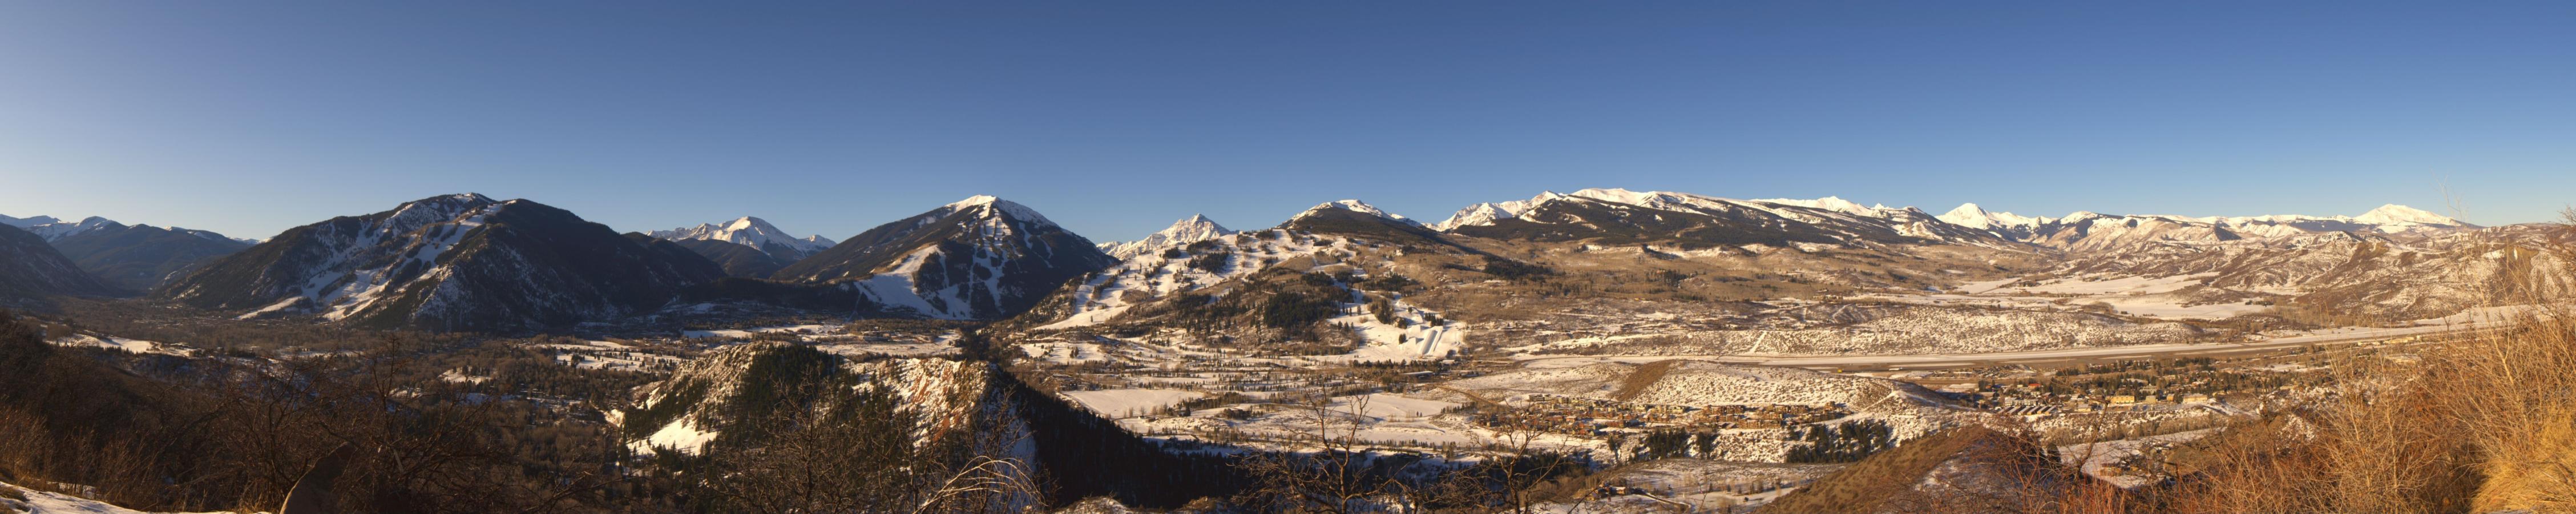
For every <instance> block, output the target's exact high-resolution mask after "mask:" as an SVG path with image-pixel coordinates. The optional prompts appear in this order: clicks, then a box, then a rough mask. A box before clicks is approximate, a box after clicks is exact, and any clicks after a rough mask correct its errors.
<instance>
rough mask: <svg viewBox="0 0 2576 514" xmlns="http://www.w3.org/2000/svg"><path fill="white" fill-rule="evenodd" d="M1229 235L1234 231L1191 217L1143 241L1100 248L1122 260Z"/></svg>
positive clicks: (1202, 218)
mask: <svg viewBox="0 0 2576 514" xmlns="http://www.w3.org/2000/svg"><path fill="white" fill-rule="evenodd" d="M1230 235H1234V231H1232V230H1227V229H1226V228H1225V226H1224V225H1218V224H1216V222H1215V221H1211V220H1209V219H1207V216H1204V215H1191V216H1190V217H1188V218H1183V219H1182V220H1180V221H1177V222H1173V223H1172V226H1170V227H1165V228H1163V230H1161V231H1157V232H1154V233H1153V234H1152V235H1147V236H1145V238H1144V239H1138V240H1135V241H1131V242H1126V243H1106V244H1103V245H1102V246H1101V248H1102V250H1104V251H1107V252H1109V256H1111V257H1117V258H1119V259H1121V260H1124V259H1127V258H1131V257H1135V256H1138V255H1145V254H1148V253H1152V252H1154V251H1156V250H1161V249H1164V248H1168V247H1172V246H1179V245H1185V244H1190V243H1196V242H1200V241H1206V240H1209V239H1216V238H1219V237H1225V236H1230Z"/></svg>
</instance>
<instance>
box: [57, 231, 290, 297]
mask: <svg viewBox="0 0 2576 514" xmlns="http://www.w3.org/2000/svg"><path fill="white" fill-rule="evenodd" d="M53 244H54V248H55V249H57V250H61V251H62V252H63V256H64V257H69V258H71V259H72V261H73V262H74V263H77V264H79V265H80V267H81V269H82V270H84V271H88V272H89V273H90V274H91V275H96V276H98V278H99V279H100V280H104V281H107V282H108V283H109V284H110V285H114V286H116V287H119V288H124V289H127V290H131V291H149V290H151V289H152V288H153V287H155V286H159V285H160V284H161V281H163V280H167V279H169V278H170V277H171V275H172V274H174V273H177V272H179V271H180V270H185V269H188V268H190V267H192V266H195V265H197V264H200V263H204V262H206V261H207V260H208V259H213V258H215V257H221V256H224V255H230V254H232V253H233V252H238V251H241V250H242V249H244V248H250V246H251V244H250V243H245V242H241V241H240V240H237V239H233V238H229V237H224V235H223V234H217V233H214V232H207V231H203V230H189V229H182V228H161V227H155V226H151V225H131V226H129V225H125V224H121V223H115V222H108V223H107V224H106V225H104V226H98V227H94V228H90V229H88V230H83V231H79V232H76V233H72V234H70V235H67V236H63V237H61V238H58V239H55V240H53Z"/></svg>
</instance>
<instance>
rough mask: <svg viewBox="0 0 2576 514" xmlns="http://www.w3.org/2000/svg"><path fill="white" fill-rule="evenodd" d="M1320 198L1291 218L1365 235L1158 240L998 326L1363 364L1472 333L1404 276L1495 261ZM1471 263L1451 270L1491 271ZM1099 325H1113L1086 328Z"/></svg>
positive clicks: (1040, 348)
mask: <svg viewBox="0 0 2576 514" xmlns="http://www.w3.org/2000/svg"><path fill="white" fill-rule="evenodd" d="M1326 205H1327V206H1328V208H1326V209H1325V210H1324V211H1320V212H1315V213H1313V214H1315V215H1316V217H1307V218H1303V219H1301V220H1298V221H1295V222H1292V223H1290V224H1289V225H1291V226H1300V227H1317V226H1320V227H1324V228H1341V229H1348V228H1350V227H1364V228H1367V230H1364V231H1357V232H1354V231H1339V232H1310V231H1306V230H1294V229H1271V230H1259V231H1253V232H1245V233H1240V234H1234V235H1230V236H1223V237H1218V238H1214V239H1208V240H1202V241H1199V242H1195V243H1190V244H1187V245H1179V246H1169V247H1165V248H1164V249H1163V251H1161V252H1156V253H1148V254H1144V255H1138V256H1136V257H1132V258H1129V259H1126V260H1124V261H1121V262H1119V263H1118V264H1117V265H1116V266H1112V267H1110V268H1108V269H1105V270H1102V271H1100V272H1099V273H1095V274H1091V275H1089V276H1087V277H1085V278H1083V279H1081V280H1079V281H1077V282H1075V284H1074V285H1073V287H1070V288H1067V289H1065V290H1063V291H1060V292H1058V293H1057V294H1055V295H1052V296H1049V297H1048V298H1047V300H1046V301H1045V302H1043V303H1041V304H1040V305H1039V306H1037V307H1036V308H1034V309H1032V310H1030V311H1029V312H1028V313H1026V314H1023V315H1021V316H1019V317H1016V318H1013V319H1010V320H1006V321H1004V322H1002V323H1001V324H999V325H996V326H997V327H999V328H1000V329H1001V331H1002V332H1012V333H1015V334H1014V335H1022V334H1016V333H1036V334H1063V333H1066V332H1058V331H1071V333H1080V332H1083V331H1088V330H1132V329H1145V330H1149V331H1154V332H1157V333H1170V335H1169V337H1171V338H1173V339H1176V340H1190V339H1197V338H1200V337H1207V336H1215V335H1218V334H1222V336H1221V339H1223V340H1226V341H1229V342H1228V343H1225V344H1228V345H1250V346H1238V347H1241V348H1255V349H1257V350H1256V351H1296V352H1299V353H1303V354H1328V355H1335V356H1337V357H1336V358H1356V359H1366V360H1388V361H1393V360H1411V359H1436V358H1440V357H1445V356H1448V355H1450V354H1451V352H1453V351H1456V350H1458V349H1459V348H1461V345H1463V344H1464V343H1465V342H1466V341H1467V338H1468V335H1469V333H1468V331H1467V330H1464V329H1463V328H1461V327H1459V326H1456V325H1454V324H1452V323H1449V322H1447V321H1445V320H1443V319H1442V318H1443V317H1442V316H1441V314H1440V313H1439V312H1437V311H1434V310H1432V309H1428V308H1425V307H1423V306H1420V305H1417V304H1416V303H1415V302H1414V300H1412V299H1411V298H1410V297H1409V296H1408V291H1409V289H1408V288H1412V287H1413V285H1414V284H1416V283H1415V282H1413V281H1412V279H1410V278H1407V276H1406V275H1407V274H1418V273H1425V272H1426V270H1427V269H1437V268H1440V265H1441V264H1459V263H1463V262H1476V260H1477V259H1491V258H1492V257H1490V256H1486V255H1484V254H1481V253H1479V252H1477V251H1476V250H1473V249H1468V248H1463V247H1456V246H1451V245H1449V244H1448V243H1446V242H1441V241H1432V242H1430V243H1427V244H1412V243H1408V242H1405V241H1410V242H1419V241H1421V239H1420V238H1421V237H1423V236H1419V235H1415V234H1411V233H1407V232H1402V231H1400V230H1399V229H1405V228H1409V229H1412V230H1417V231H1426V230H1427V229H1423V228H1421V227H1416V226H1411V225H1405V224H1400V223H1396V222H1394V221H1393V220H1391V219H1386V218H1382V217H1379V216H1377V215H1373V214H1368V213H1365V212H1363V211H1357V210H1346V209H1341V208H1338V207H1330V206H1333V205H1337V204H1326ZM1367 220H1383V221H1378V222H1374V223H1376V224H1375V225H1371V223H1372V222H1369V221H1367ZM1327 221H1329V222H1327ZM1388 235H1392V236H1393V237H1395V238H1397V239H1399V240H1401V241H1389V240H1387V239H1384V237H1387V236H1388ZM1429 236H1430V237H1433V238H1437V237H1438V234H1436V233H1432V234H1429ZM1398 269H1406V270H1408V271H1404V272H1402V273H1399V272H1398V271H1397V270H1398ZM1468 269H1469V268H1463V267H1460V268H1456V269H1452V270H1451V272H1453V273H1460V274H1462V275H1470V276H1474V277H1477V279H1479V280H1481V279H1483V278H1485V277H1488V275H1485V274H1482V273H1475V272H1472V271H1468ZM1097 325H1110V326H1114V327H1116V328H1099V329H1095V328H1091V327H1094V326H1097ZM1158 337H1161V336H1158ZM1014 342H1015V343H1027V344H1019V345H1018V348H1020V350H1022V351H1023V352H1026V353H1029V354H1031V355H1032V356H1036V357H1040V358H1046V357H1043V356H1044V355H1049V354H1053V353H1060V351H1059V350H1060V348H1061V347H1066V346H1067V345H1081V344H1088V343H1081V342H1078V341H1077V342H1066V341H1061V340H1056V339H1049V338H1048V337H1047V336H1039V337H1037V338H1034V339H1025V338H1024V339H1018V340H1015V341H1014ZM1291 349H1294V350H1291Z"/></svg>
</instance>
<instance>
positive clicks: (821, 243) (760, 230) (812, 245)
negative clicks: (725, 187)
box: [645, 216, 833, 253]
mask: <svg viewBox="0 0 2576 514" xmlns="http://www.w3.org/2000/svg"><path fill="white" fill-rule="evenodd" d="M645 235H649V236H653V237H654V238H656V239H668V240H675V241H676V240H689V239H703V240H709V241H724V242H728V243H734V244H739V245H743V246H749V247H752V248H759V249H764V251H765V250H766V248H767V247H768V245H772V244H776V245H783V246H786V247H788V248H792V249H795V250H797V251H798V252H803V253H813V252H818V251H822V250H823V249H824V248H831V247H832V243H833V241H832V240H830V239H825V238H824V237H823V236H809V237H801V238H800V237H796V236H793V235H789V234H788V233H787V231H784V230H779V229H778V227H777V226H776V225H771V224H769V221H768V220H763V219H760V218H756V217H751V216H744V217H740V218H735V219H734V220H733V221H728V222H724V223H723V224H715V223H707V224H702V225H698V226H695V227H688V228H675V229H671V230H657V231H653V232H650V233H647V234H645Z"/></svg>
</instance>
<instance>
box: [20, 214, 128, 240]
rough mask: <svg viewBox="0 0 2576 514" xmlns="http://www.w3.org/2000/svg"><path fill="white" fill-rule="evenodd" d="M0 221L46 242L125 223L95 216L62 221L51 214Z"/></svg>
mask: <svg viewBox="0 0 2576 514" xmlns="http://www.w3.org/2000/svg"><path fill="white" fill-rule="evenodd" d="M0 222H5V223H7V224H8V225H9V226H13V227H18V228H22V229H26V230H27V232H30V233H34V234H36V235H37V236H38V237H43V238H45V241H46V242H54V241H60V240H62V239H63V238H66V237H71V236H73V235H77V234H80V233H82V232H88V231H92V230H99V229H117V228H125V224H123V223H117V222H116V221H115V220H110V219H107V218H101V217H97V216H91V217H87V218H82V219H81V220H80V221H78V222H69V221H63V220H62V219H61V218H56V217H53V216H34V217H28V218H11V217H8V216H0Z"/></svg>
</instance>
